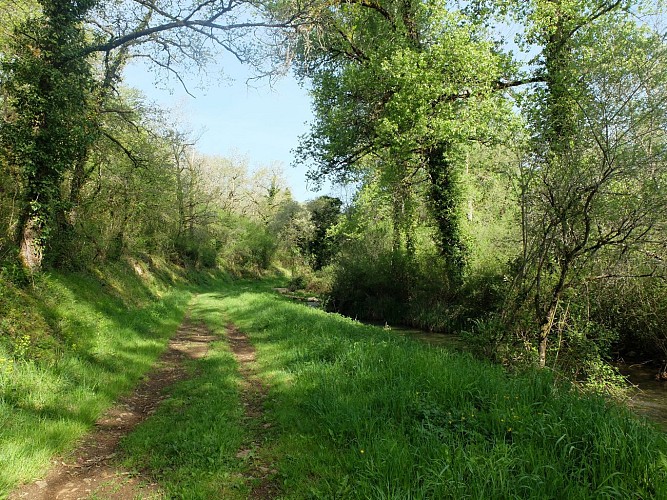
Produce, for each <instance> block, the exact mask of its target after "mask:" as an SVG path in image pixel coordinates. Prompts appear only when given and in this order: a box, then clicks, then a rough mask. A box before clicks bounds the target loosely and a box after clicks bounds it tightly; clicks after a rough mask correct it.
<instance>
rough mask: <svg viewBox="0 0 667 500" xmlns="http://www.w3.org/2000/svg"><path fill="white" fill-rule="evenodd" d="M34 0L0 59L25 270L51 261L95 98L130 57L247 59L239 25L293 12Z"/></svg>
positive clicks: (161, 63) (6, 156)
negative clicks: (219, 53)
mask: <svg viewBox="0 0 667 500" xmlns="http://www.w3.org/2000/svg"><path fill="white" fill-rule="evenodd" d="M39 6H40V8H39V9H35V10H34V11H33V12H31V14H30V16H29V17H28V18H27V19H25V20H24V21H21V22H19V23H18V24H17V25H16V26H15V28H14V31H13V33H12V35H11V36H10V37H9V38H10V45H9V47H10V50H7V51H3V53H2V55H1V59H2V63H1V64H2V66H1V68H0V72H1V73H2V75H3V79H4V81H3V87H2V92H3V104H4V111H3V119H2V123H1V125H0V146H1V149H2V156H3V160H4V162H5V163H6V165H7V167H6V168H7V169H9V170H11V171H12V172H14V174H15V175H16V180H17V183H18V184H19V185H20V186H21V190H20V203H19V205H20V209H19V213H20V216H19V217H18V222H17V224H16V237H15V239H16V241H17V244H18V246H19V247H20V257H21V261H22V262H23V264H24V265H25V266H26V267H27V268H28V269H31V270H36V269H38V268H39V267H40V265H41V263H42V260H43V257H44V256H45V252H46V256H47V257H48V258H47V260H48V261H50V262H51V263H54V262H55V261H57V260H58V258H59V255H58V252H57V251H56V249H55V248H54V247H53V246H52V245H51V243H52V242H54V241H56V240H58V238H57V237H56V236H57V235H62V233H63V232H64V231H66V229H67V227H68V225H71V224H69V221H68V217H67V212H69V211H70V210H72V209H73V208H74V207H73V206H72V205H73V204H75V203H76V198H77V191H79V190H80V189H81V187H82V185H83V183H84V182H85V181H86V179H85V164H86V161H87V155H88V153H89V150H90V146H91V144H92V143H94V141H95V140H96V138H97V136H98V134H99V133H100V131H99V123H100V113H101V106H100V105H101V103H103V102H104V100H105V99H106V98H107V97H108V96H109V95H110V92H112V91H113V89H114V86H115V84H116V83H117V81H118V78H119V75H120V70H121V69H122V67H123V65H124V63H125V62H126V60H127V59H128V58H129V57H147V58H148V59H150V60H151V61H152V62H153V63H154V64H155V65H156V66H157V67H159V68H162V69H163V70H165V71H167V72H170V73H171V74H173V75H176V77H177V78H178V74H179V73H178V70H179V69H182V68H183V67H184V66H186V65H188V64H193V63H194V65H199V64H204V63H205V62H206V61H208V60H209V59H210V57H211V56H212V54H213V52H214V49H220V50H225V51H227V52H229V53H231V54H233V55H234V56H235V57H237V58H238V59H240V60H242V61H246V60H248V59H249V56H250V53H251V52H250V44H249V43H247V41H246V40H245V39H244V38H243V37H242V36H243V35H244V34H245V33H247V32H248V31H249V30H252V29H256V28H268V29H271V28H277V27H288V26H290V25H291V24H292V23H293V22H295V19H296V17H298V16H299V15H300V11H299V10H298V9H296V10H295V11H294V14H293V15H292V16H291V17H290V18H288V19H286V20H282V21H280V22H278V21H275V16H274V15H273V12H272V9H273V8H274V6H273V4H271V3H270V2H269V3H266V4H264V3H262V2H252V3H250V2H238V3H237V2H230V3H219V2H208V1H202V2H196V1H195V2H192V3H190V4H188V5H182V4H178V5H176V4H173V3H172V2H170V1H161V0H151V1H148V2H144V1H138V0H137V1H126V2H117V3H106V2H101V1H99V0H86V1H76V2H75V1H56V0H40V1H39ZM240 17H243V18H244V20H243V21H241V20H239V18H240ZM98 63H99V64H98ZM69 172H73V173H74V175H73V182H72V183H71V186H70V187H71V190H72V195H71V196H70V197H69V200H66V199H63V198H62V196H61V189H60V188H61V183H62V181H63V178H64V177H65V176H66V174H68V173H69ZM49 254H51V255H50V257H49Z"/></svg>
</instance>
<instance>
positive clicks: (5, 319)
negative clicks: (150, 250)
mask: <svg viewBox="0 0 667 500" xmlns="http://www.w3.org/2000/svg"><path fill="white" fill-rule="evenodd" d="M94 274H95V273H92V272H90V273H75V274H67V275H64V274H60V273H49V274H44V275H41V276H39V277H37V279H36V282H35V283H34V285H33V286H32V287H31V288H30V289H28V290H20V289H17V288H13V287H12V286H11V285H10V284H7V283H2V287H3V288H2V292H1V293H0V319H2V322H1V323H0V497H4V496H6V495H7V494H8V492H9V491H10V490H11V489H12V488H13V487H15V486H16V485H17V484H19V483H21V482H25V481H29V480H31V479H34V478H35V477H38V476H40V475H42V474H44V472H45V469H46V467H48V465H49V460H50V459H51V458H52V457H53V455H55V454H58V453H63V452H65V451H67V450H69V449H71V448H72V446H73V445H74V444H75V442H76V441H77V439H79V438H80V437H81V436H82V435H83V434H84V433H85V432H86V431H88V430H89V429H90V428H91V427H92V425H93V423H94V421H95V420H96V419H97V417H98V416H99V415H100V414H101V412H102V411H104V409H105V408H107V407H108V406H109V405H110V404H111V403H112V402H113V401H114V400H115V399H117V398H118V397H119V396H120V395H121V394H123V393H125V392H127V391H129V390H130V389H131V388H132V387H133V386H134V385H136V383H137V381H138V380H139V378H140V377H141V375H142V374H144V373H145V372H146V371H147V370H148V369H149V368H150V367H151V365H152V364H153V362H154V361H155V359H156V358H157V357H158V355H159V354H160V353H161V352H162V351H163V350H164V347H165V346H166V342H167V339H168V338H169V337H170V336H171V335H172V334H173V333H174V331H175V329H176V327H177V326H178V324H179V323H180V322H181V319H182V317H183V314H184V310H185V306H186V304H187V301H188V300H189V297H190V293H189V292H187V291H186V290H185V289H184V288H181V289H175V288H174V289H171V288H169V287H168V286H166V285H165V284H164V283H161V282H160V281H159V280H155V279H153V278H152V277H151V276H150V274H147V273H142V275H141V276H140V275H139V274H138V273H136V272H134V269H133V268H132V267H130V266H128V265H126V264H117V265H115V266H110V267H107V268H106V269H104V270H103V271H98V272H97V273H96V274H97V276H95V275H94Z"/></svg>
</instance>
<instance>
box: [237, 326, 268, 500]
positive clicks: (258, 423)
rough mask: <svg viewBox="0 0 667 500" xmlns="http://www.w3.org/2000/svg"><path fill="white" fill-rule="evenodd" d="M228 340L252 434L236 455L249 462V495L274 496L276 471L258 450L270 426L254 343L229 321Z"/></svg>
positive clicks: (247, 476)
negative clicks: (265, 414)
mask: <svg viewBox="0 0 667 500" xmlns="http://www.w3.org/2000/svg"><path fill="white" fill-rule="evenodd" d="M227 340H228V342H229V346H230V348H231V350H232V352H233V353H234V357H235V358H236V361H237V362H238V365H239V373H240V374H241V403H242V404H243V411H244V424H245V426H246V428H247V429H248V430H249V431H250V435H251V440H250V441H249V442H246V443H244V445H243V446H242V447H241V448H240V449H239V451H238V453H237V454H236V458H239V459H241V460H244V461H245V462H246V463H247V465H248V469H247V471H246V473H245V477H246V479H247V480H248V481H250V482H251V483H252V484H253V486H252V490H251V492H250V496H249V497H248V498H251V499H259V500H268V499H273V498H277V497H278V495H279V493H280V488H279V486H278V483H277V482H276V481H275V476H276V474H277V473H278V472H277V471H276V470H275V469H274V468H273V465H272V464H271V463H268V462H267V461H266V460H265V459H264V458H262V453H261V448H262V442H263V441H265V440H266V438H267V436H268V433H269V429H270V427H271V424H270V423H267V422H265V421H264V418H263V417H264V402H265V401H266V397H267V393H268V388H267V387H266V385H264V383H262V381H261V380H260V379H259V377H258V376H257V373H256V370H255V366H254V364H255V359H256V357H255V347H254V346H253V345H252V344H251V343H250V341H249V340H248V336H247V335H246V334H245V333H243V332H242V331H240V330H239V329H238V328H236V327H235V326H234V325H233V324H228V325H227Z"/></svg>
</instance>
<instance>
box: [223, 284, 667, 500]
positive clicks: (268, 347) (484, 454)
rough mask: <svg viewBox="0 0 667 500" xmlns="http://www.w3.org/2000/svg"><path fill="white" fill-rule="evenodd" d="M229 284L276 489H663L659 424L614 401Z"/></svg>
mask: <svg viewBox="0 0 667 500" xmlns="http://www.w3.org/2000/svg"><path fill="white" fill-rule="evenodd" d="M245 288H246V289H245V290H243V289H242V288H240V287H238V286H237V287H235V288H228V289H227V290H226V291H225V297H224V298H223V299H222V300H221V302H220V307H221V308H222V310H223V311H224V314H225V315H226V316H227V317H228V318H229V320H231V321H233V322H234V323H235V324H236V325H237V326H238V327H239V328H241V329H242V330H244V331H245V332H246V333H248V334H249V336H250V339H251V340H252V341H253V343H254V344H255V346H256V348H257V350H258V362H259V365H260V367H259V368H260V374H261V375H262V376H263V377H264V379H265V380H266V381H267V382H268V383H269V385H270V386H271V387H272V390H271V394H270V397H269V400H268V401H269V403H268V404H267V406H268V408H267V412H268V413H267V414H268V415H269V416H270V417H271V418H272V419H274V420H275V422H276V423H277V425H276V427H275V429H276V430H275V432H274V436H273V441H272V444H270V445H268V444H267V446H266V447H265V449H264V453H266V454H267V455H270V456H271V457H278V458H276V459H275V460H277V463H276V465H277V469H278V471H279V479H280V482H281V486H282V489H283V492H284V495H285V497H286V498H457V499H459V498H667V461H666V459H665V453H667V441H666V438H665V435H664V434H663V433H660V432H659V431H657V430H656V429H655V428H653V427H652V426H651V425H649V424H647V423H646V422H644V421H642V420H640V419H638V418H637V417H635V416H634V415H632V414H631V413H630V412H629V411H627V410H626V409H624V408H620V407H617V406H615V405H613V404H609V403H608V402H606V401H605V400H603V399H601V398H596V397H589V396H586V397H582V396H581V395H580V394H578V393H577V392H576V391H574V390H569V389H568V388H567V387H563V386H560V387H557V386H555V385H554V383H553V381H552V379H551V377H550V376H549V373H548V372H541V373H538V372H535V373H531V374H527V375H522V376H511V375H509V374H507V373H506V372H505V371H504V370H503V369H502V368H501V367H498V366H494V365H490V364H486V363H483V362H479V361H477V360H475V359H473V358H472V357H471V356H469V355H466V354H461V353H453V352H447V351H445V350H441V349H433V348H430V347H428V346H424V345H421V344H419V343H417V342H415V341H411V340H409V339H402V338H397V337H395V336H393V335H392V334H391V333H387V332H383V331H382V330H381V329H378V328H374V327H369V326H365V325H361V324H359V323H357V322H354V321H351V320H349V319H346V318H343V317H340V316H335V315H330V314H326V313H324V312H322V311H318V310H313V309H310V308H308V307H304V306H301V305H298V304H293V303H290V302H288V301H286V300H285V299H282V298H279V297H277V296H276V295H275V294H273V293H267V292H262V289H261V287H260V286H255V287H253V286H252V285H247V286H246V287H245Z"/></svg>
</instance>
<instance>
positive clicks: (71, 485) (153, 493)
mask: <svg viewBox="0 0 667 500" xmlns="http://www.w3.org/2000/svg"><path fill="white" fill-rule="evenodd" d="M217 339H219V337H217V336H215V335H214V334H212V333H211V331H210V330H209V329H208V328H207V327H206V326H204V325H201V324H195V323H193V322H192V321H190V319H189V318H188V317H186V318H185V320H184V321H183V323H182V324H181V326H180V327H179V329H178V331H177V332H176V334H175V335H174V337H173V338H172V339H171V340H170V341H169V347H168V348H167V351H166V352H165V353H164V354H163V355H162V356H161V357H160V358H159V360H158V361H157V363H156V364H155V366H154V367H153V369H152V370H151V371H150V372H149V373H148V374H147V375H145V376H144V378H143V381H142V382H141V383H140V384H139V385H138V386H137V387H136V388H135V390H134V391H133V392H132V394H130V395H128V396H126V397H124V398H121V399H120V400H119V401H118V402H117V403H116V404H114V405H113V406H112V407H111V408H110V409H109V410H107V411H106V412H105V413H104V414H103V415H102V416H101V417H100V418H99V419H98V421H97V422H96V424H95V429H94V430H93V431H92V432H91V433H89V434H88V435H87V436H86V437H84V439H83V441H82V442H81V444H80V445H79V446H78V447H77V448H76V449H75V450H74V451H73V452H72V453H70V454H68V455H67V456H65V457H61V458H58V459H57V460H55V461H54V462H53V466H52V468H51V469H50V471H49V472H48V474H47V475H46V477H44V478H43V479H40V480H38V481H35V482H33V483H28V484H26V485H24V486H22V487H20V488H19V489H17V490H16V491H14V492H13V493H12V494H11V495H10V496H9V498H10V499H12V500H16V499H29V500H33V499H34V500H42V499H43V500H82V499H86V498H89V497H91V496H94V497H95V498H104V499H110V500H126V499H132V498H163V497H164V494H163V492H162V491H161V490H160V488H159V487H158V485H157V484H156V483H154V482H151V480H150V479H148V478H142V477H138V476H136V475H133V474H130V473H129V472H127V471H123V470H121V469H119V468H118V467H116V466H115V465H114V458H115V457H116V455H117V448H118V443H119V441H120V439H121V438H122V437H123V436H125V435H127V434H129V433H130V432H131V431H132V430H133V429H134V428H135V427H136V426H137V425H138V424H139V423H141V422H143V421H144V420H146V419H147V418H148V417H150V416H151V415H152V414H153V413H155V410H156V409H157V408H158V406H159V405H160V403H161V402H162V401H164V400H165V399H166V398H167V396H166V395H165V394H164V392H165V389H166V388H167V387H169V386H171V385H173V384H174V383H176V382H178V381H181V380H186V379H188V378H190V374H189V373H188V372H187V370H186V369H185V366H184V361H185V360H187V359H200V358H203V357H205V356H206V355H207V353H208V349H209V345H210V343H211V342H213V341H214V340H217Z"/></svg>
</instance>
